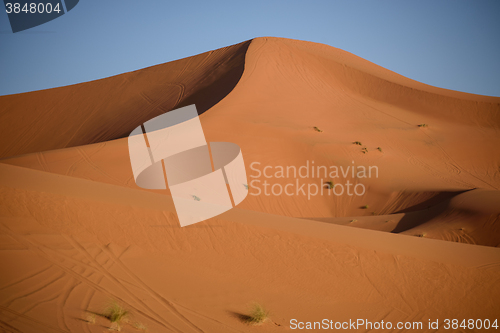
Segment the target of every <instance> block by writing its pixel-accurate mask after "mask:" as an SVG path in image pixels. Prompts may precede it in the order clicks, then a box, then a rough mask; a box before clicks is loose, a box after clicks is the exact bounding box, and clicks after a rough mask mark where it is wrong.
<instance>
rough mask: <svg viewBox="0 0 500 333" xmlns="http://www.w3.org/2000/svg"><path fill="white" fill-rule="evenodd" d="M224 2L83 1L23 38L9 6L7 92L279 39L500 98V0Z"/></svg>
mask: <svg viewBox="0 0 500 333" xmlns="http://www.w3.org/2000/svg"><path fill="white" fill-rule="evenodd" d="M13 1H15V0H13ZM214 3H215V4H212V1H168V0H158V1H153V0H141V1H137V0H134V1H132V0H101V1H99V0H80V3H79V4H78V5H77V6H76V7H75V8H74V9H73V10H71V11H70V12H68V13H67V14H65V15H63V16H61V17H59V18H57V19H55V20H53V21H51V22H48V23H45V24H43V25H41V26H38V27H35V28H32V29H29V30H26V31H23V32H18V33H16V34H13V33H12V31H11V28H10V25H9V23H8V18H7V14H6V12H5V10H4V7H3V5H0V8H1V9H2V10H0V95H7V94H14V93H19V92H26V91H32V90H39V89H46V88H52V87H57V86H64V85H68V84H74V83H79V82H84V81H90V80H95V79H99V78H103V77H107V76H112V75H115V74H120V73H124V72H128V71H132V70H136V69H140V68H144V67H148V66H152V65H156V64H160V63H164V62H168V61H172V60H176V59H180V58H184V57H188V56H191V55H195V54H198V53H202V52H206V51H209V50H213V49H217V48H220V47H223V46H227V45H231V44H236V43H239V42H242V41H244V40H248V39H251V38H254V37H262V36H274V37H286V38H293V39H300V40H307V41H313V42H319V43H324V44H328V45H331V46H334V47H338V48H341V49H343V50H346V51H348V52H351V53H354V54H356V55H358V56H360V57H362V58H365V59H367V60H369V61H371V62H374V63H376V64H378V65H381V66H383V67H385V68H388V69H390V70H392V71H395V72H397V73H399V74H402V75H404V76H406V77H409V78H411V79H414V80H418V81H421V82H424V83H427V84H431V85H434V86H438V87H442V88H447V89H453V90H459V91H465V92H470V93H476V94H482V95H491V96H500V1H498V0H489V1H487V0H453V1H451V0H446V1H439V0H438V1H436V0H432V1H427V0H413V1H410V0H408V1H406V0H405V1H388V0H379V1H375V0H369V1H357V0H353V1H351V0H343V1H340V0H339V1H329V0H325V1H314V0H313V1H293V0H288V1H270V0H267V1H259V0H256V1H239V0H231V1H214Z"/></svg>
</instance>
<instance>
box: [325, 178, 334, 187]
mask: <svg viewBox="0 0 500 333" xmlns="http://www.w3.org/2000/svg"><path fill="white" fill-rule="evenodd" d="M325 184H326V185H327V186H328V188H329V189H332V188H333V187H334V186H335V184H334V183H333V182H332V181H331V180H329V181H327V182H325Z"/></svg>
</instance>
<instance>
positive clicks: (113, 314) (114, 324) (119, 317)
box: [103, 301, 130, 331]
mask: <svg viewBox="0 0 500 333" xmlns="http://www.w3.org/2000/svg"><path fill="white" fill-rule="evenodd" d="M103 315H104V317H106V318H107V319H108V320H109V321H110V322H111V327H110V328H111V329H114V330H116V331H120V329H121V324H122V323H123V322H124V321H127V320H128V317H129V315H130V312H129V311H128V310H126V309H125V308H124V307H123V306H122V305H121V304H119V303H118V302H116V301H113V302H111V304H110V305H109V306H108V307H107V308H106V309H105V310H104V313H103Z"/></svg>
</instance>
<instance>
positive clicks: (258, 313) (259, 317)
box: [248, 303, 269, 325]
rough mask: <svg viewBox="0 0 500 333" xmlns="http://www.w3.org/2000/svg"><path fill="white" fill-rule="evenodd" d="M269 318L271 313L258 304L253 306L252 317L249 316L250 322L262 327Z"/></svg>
mask: <svg viewBox="0 0 500 333" xmlns="http://www.w3.org/2000/svg"><path fill="white" fill-rule="evenodd" d="M268 318H269V312H268V311H267V310H266V309H264V307H263V306H262V305H260V304H258V303H255V304H254V305H253V306H252V310H251V312H250V315H249V316H248V322H249V323H250V324H253V325H260V324H262V323H264V322H265V321H266V320H267V319H268Z"/></svg>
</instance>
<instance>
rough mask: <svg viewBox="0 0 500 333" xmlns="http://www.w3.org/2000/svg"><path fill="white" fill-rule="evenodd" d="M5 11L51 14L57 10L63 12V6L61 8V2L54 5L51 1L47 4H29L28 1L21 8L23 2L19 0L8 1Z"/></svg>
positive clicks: (8, 12) (9, 12)
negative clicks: (15, 0)
mask: <svg viewBox="0 0 500 333" xmlns="http://www.w3.org/2000/svg"><path fill="white" fill-rule="evenodd" d="M5 11H6V12H7V14H11V13H14V14H19V13H21V12H24V13H31V14H43V13H47V14H50V13H52V12H56V13H58V14H59V12H61V8H59V3H57V4H56V5H55V6H52V4H51V3H50V2H48V3H45V4H44V3H43V2H39V3H36V2H32V3H30V4H29V6H28V4H27V3H25V4H24V6H22V8H21V4H20V3H19V2H15V3H10V2H8V3H6V4H5Z"/></svg>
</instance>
